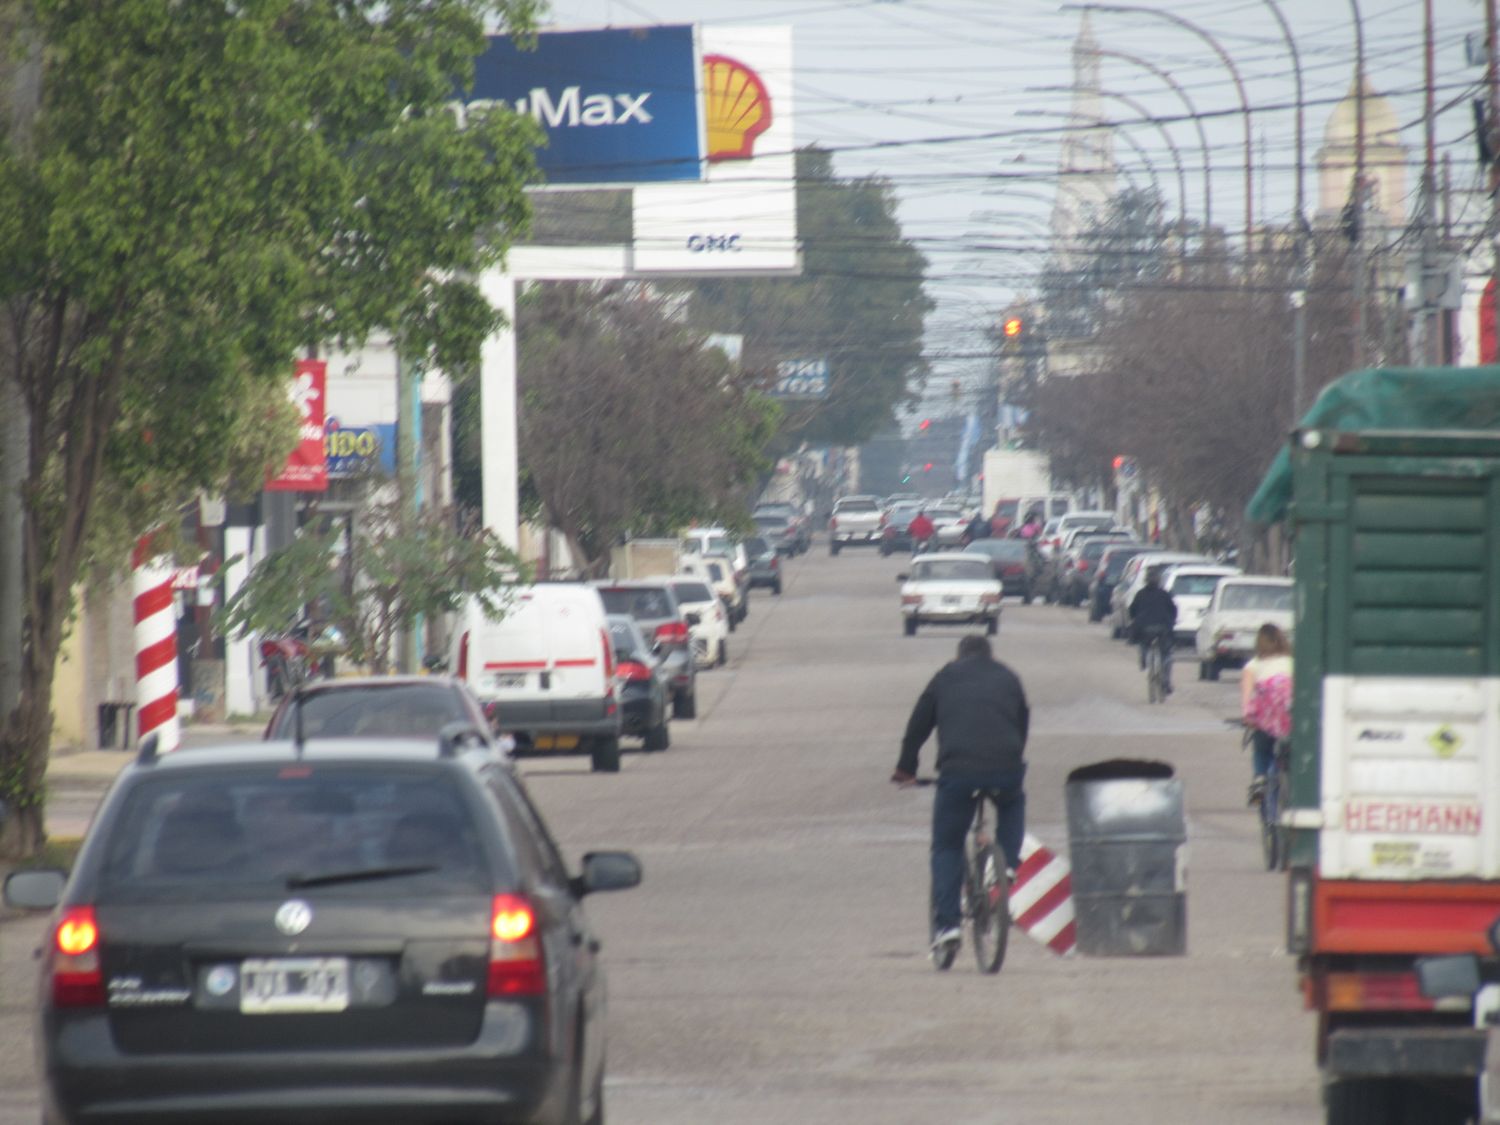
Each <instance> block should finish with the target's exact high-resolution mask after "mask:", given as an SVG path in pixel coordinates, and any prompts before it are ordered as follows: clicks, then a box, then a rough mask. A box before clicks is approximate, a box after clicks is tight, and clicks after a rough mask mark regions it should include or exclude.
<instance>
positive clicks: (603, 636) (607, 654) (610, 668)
mask: <svg viewBox="0 0 1500 1125" xmlns="http://www.w3.org/2000/svg"><path fill="white" fill-rule="evenodd" d="M599 643H600V644H602V645H603V646H604V682H605V683H609V679H610V677H611V676H613V675H614V674H615V646H614V645H612V644H610V643H609V634H608V633H606V632H605V631H604V630H603V629H600V630H599Z"/></svg>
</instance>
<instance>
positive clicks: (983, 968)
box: [914, 777, 1010, 973]
mask: <svg viewBox="0 0 1500 1125" xmlns="http://www.w3.org/2000/svg"><path fill="white" fill-rule="evenodd" d="M936 781H937V779H936V778H931V777H923V778H918V779H917V780H916V782H915V783H914V784H916V785H919V786H927V785H933V784H935V783H936ZM979 796H980V801H979V805H978V807H977V808H976V809H975V810H974V823H973V824H971V825H970V826H969V837H968V840H967V841H966V842H965V844H964V879H963V882H962V883H961V884H960V885H959V905H960V908H961V910H962V912H963V922H964V923H965V924H967V925H968V926H969V928H970V930H971V931H972V933H973V940H974V960H975V961H976V962H977V964H978V965H979V971H980V972H981V973H998V972H999V971H1000V966H1001V965H1002V964H1004V962H1005V950H1006V946H1007V945H1008V944H1009V942H1010V873H1009V870H1008V868H1007V865H1006V860H1005V851H1004V849H1003V848H1001V847H1000V844H999V842H998V841H997V840H996V839H995V837H994V834H993V833H992V832H991V831H990V830H989V825H988V823H987V821H986V818H985V810H986V809H987V808H988V807H989V805H990V804H991V803H994V804H995V806H996V820H997V822H998V820H999V800H1000V794H999V793H997V792H994V791H992V790H982V791H979ZM957 957H958V945H957V944H956V943H955V944H953V945H949V946H945V947H944V948H943V949H942V950H940V951H939V952H938V953H937V955H936V956H935V957H934V958H933V967H934V968H936V969H937V971H938V972H940V973H941V972H946V971H947V970H948V969H950V968H952V967H953V962H954V961H955V960H956V959H957Z"/></svg>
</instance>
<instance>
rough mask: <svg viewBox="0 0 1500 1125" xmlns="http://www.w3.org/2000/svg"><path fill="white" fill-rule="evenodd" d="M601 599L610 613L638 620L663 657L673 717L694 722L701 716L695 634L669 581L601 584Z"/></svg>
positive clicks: (644, 580) (645, 579)
mask: <svg viewBox="0 0 1500 1125" xmlns="http://www.w3.org/2000/svg"><path fill="white" fill-rule="evenodd" d="M598 590H599V596H600V598H602V599H603V600H604V608H605V609H606V610H607V611H608V612H610V613H624V614H628V615H629V616H631V617H633V618H635V623H636V624H637V625H639V626H640V627H641V632H642V633H644V634H645V636H646V639H647V640H649V641H650V642H651V645H652V647H653V648H654V649H655V650H656V651H657V652H659V653H660V654H661V658H662V665H663V668H664V671H665V672H666V676H667V683H668V685H669V686H670V687H671V689H672V717H673V718H675V719H691V718H694V717H696V716H697V714H698V675H697V667H698V662H697V661H696V660H695V659H694V657H693V645H692V633H691V632H690V631H689V629H688V623H687V618H686V617H685V616H684V615H683V612H682V610H681V608H679V607H678V605H677V596H676V595H675V594H674V593H672V582H671V580H670V579H665V578H664V579H650V578H641V579H635V580H633V581H628V582H601V583H599V585H598Z"/></svg>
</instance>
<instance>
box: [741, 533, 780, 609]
mask: <svg viewBox="0 0 1500 1125" xmlns="http://www.w3.org/2000/svg"><path fill="white" fill-rule="evenodd" d="M745 554H747V555H748V556H749V557H750V566H749V574H750V588H751V589H752V590H753V589H755V588H756V587H757V586H765V587H767V588H769V589H770V591H771V593H772V594H775V595H778V596H779V595H780V594H781V557H780V555H779V554H777V551H776V548H775V547H773V546H771V544H769V543H767V542H766V541H765V540H764V539H762V538H760V536H758V535H752V536H751V537H750V538H749V539H746V540H745Z"/></svg>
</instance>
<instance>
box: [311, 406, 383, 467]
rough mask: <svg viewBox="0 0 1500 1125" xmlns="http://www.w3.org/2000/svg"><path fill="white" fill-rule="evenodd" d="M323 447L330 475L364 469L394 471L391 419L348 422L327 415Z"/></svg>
mask: <svg viewBox="0 0 1500 1125" xmlns="http://www.w3.org/2000/svg"><path fill="white" fill-rule="evenodd" d="M323 449H324V452H325V453H326V455H327V457H328V475H329V476H330V477H352V476H356V475H358V474H360V473H368V472H380V473H383V474H384V475H386V476H388V477H393V476H395V475H396V425H395V423H394V422H387V423H377V424H376V425H373V426H350V425H344V424H343V423H341V422H340V421H339V420H338V419H337V418H330V419H328V426H327V431H326V433H325V435H324V438H323Z"/></svg>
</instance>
